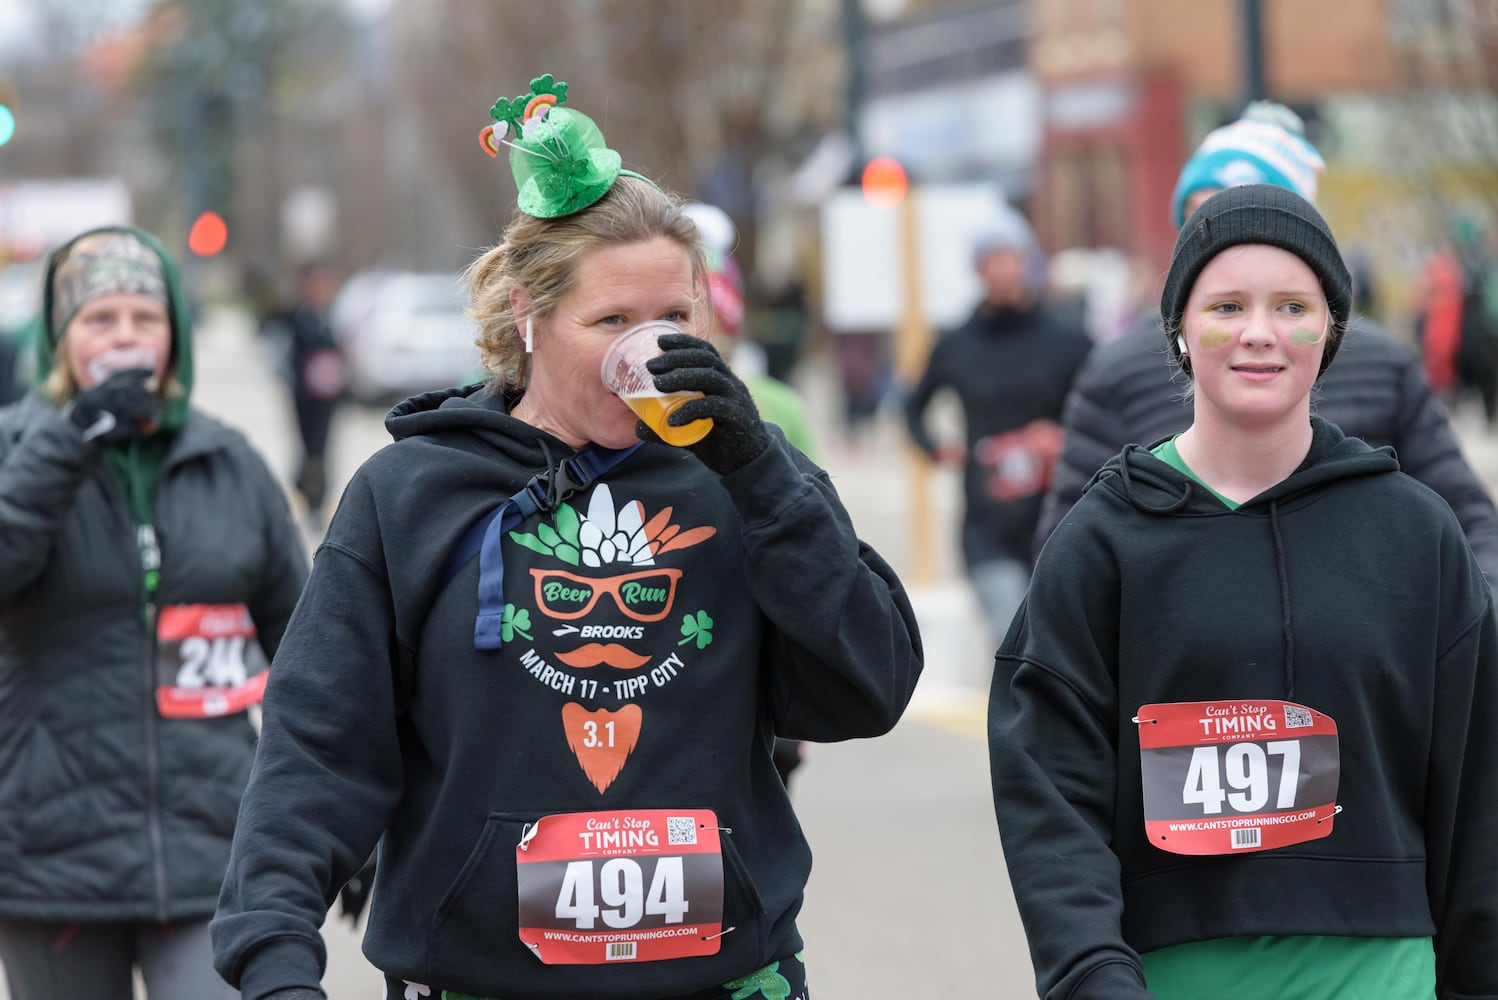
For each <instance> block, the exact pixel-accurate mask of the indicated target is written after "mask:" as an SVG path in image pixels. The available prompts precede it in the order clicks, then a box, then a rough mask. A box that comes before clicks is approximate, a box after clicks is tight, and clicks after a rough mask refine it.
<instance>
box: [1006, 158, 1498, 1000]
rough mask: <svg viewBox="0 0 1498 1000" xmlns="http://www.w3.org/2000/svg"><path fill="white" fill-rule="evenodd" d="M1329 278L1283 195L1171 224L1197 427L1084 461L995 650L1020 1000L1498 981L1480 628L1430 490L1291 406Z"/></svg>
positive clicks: (1177, 334) (1487, 991)
mask: <svg viewBox="0 0 1498 1000" xmlns="http://www.w3.org/2000/svg"><path fill="white" fill-rule="evenodd" d="M1350 298H1351V281H1350V278H1349V276H1348V271H1347V268H1346V266H1345V264H1344V263H1343V261H1342V257H1341V255H1340V253H1339V252H1338V250H1337V246H1336V243H1335V241H1334V240H1333V238H1332V235H1331V233H1330V231H1329V230H1328V229H1327V226H1326V223H1325V222H1324V221H1323V220H1322V219H1321V217H1320V216H1319V215H1318V214H1317V213H1316V210H1315V209H1314V208H1313V207H1312V206H1311V205H1310V204H1309V203H1308V202H1306V201H1304V200H1303V199H1301V198H1300V197H1298V196H1296V195H1295V194H1293V193H1291V192H1289V191H1286V190H1284V189H1281V188H1276V187H1269V186H1259V185H1255V186H1247V187H1237V188H1230V189H1228V190H1226V191H1224V192H1222V193H1221V194H1218V195H1216V196H1214V197H1213V198H1212V199H1211V200H1210V201H1208V202H1207V203H1206V204H1204V205H1203V206H1201V208H1199V209H1198V210H1197V211H1196V212H1195V214H1193V215H1192V217H1191V218H1190V219H1189V220H1188V221H1187V223H1186V226H1185V228H1184V229H1183V230H1182V231H1181V234H1180V238H1179V239H1178V240H1177V243H1176V247H1175V251H1174V254H1173V258H1172V262H1171V269H1170V274H1169V277H1168V278H1167V282H1166V286H1165V291H1164V294H1163V296H1162V300H1161V312H1162V315H1163V316H1164V317H1165V320H1166V329H1167V331H1168V334H1167V336H1168V338H1169V344H1170V350H1171V352H1172V353H1173V354H1174V355H1175V357H1176V358H1177V360H1178V361H1179V363H1180V364H1181V367H1182V368H1183V369H1184V371H1185V372H1186V373H1187V374H1188V375H1189V376H1190V378H1191V381H1192V391H1193V394H1194V396H1193V408H1194V419H1193V423H1192V425H1191V427H1190V428H1189V429H1188V430H1186V431H1185V432H1183V433H1182V434H1180V435H1178V436H1176V437H1174V438H1171V439H1166V440H1163V441H1158V442H1155V443H1154V444H1153V445H1152V446H1151V447H1149V448H1143V447H1140V446H1137V445H1130V446H1129V447H1128V448H1126V449H1124V451H1123V452H1122V453H1121V454H1119V455H1118V456H1117V457H1116V458H1114V459H1113V460H1112V461H1110V462H1109V463H1108V465H1107V466H1105V467H1104V468H1103V470H1102V471H1101V472H1099V473H1098V475H1097V477H1096V478H1095V479H1094V481H1093V483H1092V486H1091V487H1090V488H1089V490H1088V492H1087V493H1086V495H1084V496H1083V498H1082V500H1081V501H1080V502H1079V503H1078V504H1077V506H1076V507H1075V508H1073V510H1072V511H1071V513H1070V514H1069V515H1068V516H1067V517H1066V519H1065V520H1063V521H1062V522H1061V524H1060V526H1059V527H1058V528H1057V530H1056V532H1055V534H1053V535H1052V536H1051V539H1050V541H1049V542H1048V543H1047V544H1046V547H1045V549H1044V551H1043V552H1042V553H1041V556H1040V560H1039V563H1038V565H1037V567H1036V570H1035V577H1034V580H1033V582H1032V584H1031V588H1030V592H1029V596H1028V598H1027V600H1026V603H1025V605H1024V607H1022V608H1021V610H1020V613H1019V614H1018V616H1017V617H1016V619H1015V621H1014V625H1013V627H1012V628H1011V629H1010V631H1009V634H1008V636H1007V637H1006V638H1005V640H1004V642H1003V644H1002V645H1001V646H1000V648H999V652H998V656H997V658H996V666H995V672H994V680H993V690H992V696H991V701H990V708H989V745H990V754H991V760H992V768H993V793H994V803H995V809H996V812H997V815H998V820H999V828H1000V832H1001V834H1002V837H1003V843H1004V853H1005V858H1006V860H1007V863H1008V866H1009V874H1010V878H1011V881H1012V882H1013V884H1014V890H1015V895H1016V897H1017V899H1018V902H1019V907H1020V912H1021V914H1022V916H1023V918H1024V922H1025V928H1026V932H1027V934H1028V936H1029V940H1030V949H1031V955H1032V958H1033V961H1034V965H1035V972H1036V979H1037V983H1038V986H1039V992H1040V995H1041V996H1043V997H1047V998H1051V997H1055V998H1077V1000H1079V998H1093V997H1097V998H1102V997H1107V998H1108V1000H1121V998H1130V997H1151V996H1152V997H1155V998H1158V1000H1166V998H1175V997H1202V996H1211V997H1214V998H1218V1000H1233V998H1239V997H1243V998H1247V997H1253V998H1262V997H1277V998H1280V1000H1294V998H1306V1000H1309V998H1327V997H1358V998H1360V1000H1396V998H1397V1000H1412V998H1416V997H1419V998H1422V1000H1428V998H1430V997H1432V996H1439V997H1441V998H1447V997H1461V998H1467V997H1498V948H1495V947H1494V944H1495V942H1498V854H1495V852H1494V849H1493V841H1492V837H1493V833H1492V831H1493V830H1494V829H1495V825H1498V620H1495V614H1494V607H1493V598H1492V595H1491V593H1490V591H1489V590H1488V587H1487V584H1486V583H1485V581H1484V579H1483V576H1482V574H1481V573H1480V571H1479V570H1478V568H1477V565H1476V563H1475V561H1474V560H1473V557H1472V554H1471V551H1470V550H1469V549H1468V547H1467V543H1466V541H1465V540H1464V538H1463V536H1462V532H1461V529H1460V527H1459V525H1458V524H1457V521H1456V519H1455V517H1454V516H1453V515H1452V513H1451V510H1450V509H1449V508H1448V507H1447V506H1446V504H1445V503H1444V502H1443V501H1442V500H1441V499H1440V498H1439V497H1438V496H1436V494H1434V493H1432V492H1431V491H1430V490H1428V489H1426V488H1425V487H1424V486H1422V485H1420V484H1419V483H1418V482H1416V481H1414V480H1413V479H1410V478H1409V477H1407V476H1405V475H1403V474H1402V473H1400V471H1399V466H1398V463H1397V461H1396V460H1395V457H1394V455H1393V453H1392V452H1391V451H1390V450H1389V449H1387V448H1383V449H1373V448H1370V447H1368V446H1367V445H1366V444H1364V443H1363V442H1362V441H1360V440H1357V439H1354V438H1348V437H1344V436H1343V434H1342V433H1341V431H1339V430H1338V429H1337V428H1336V427H1335V426H1334V425H1332V424H1329V423H1326V422H1325V421H1323V420H1320V419H1319V418H1317V417H1315V416H1313V415H1312V413H1311V409H1312V407H1311V401H1312V395H1313V388H1314V386H1315V383H1316V380H1317V378H1318V377H1319V376H1320V374H1321V373H1322V372H1323V371H1325V369H1326V366H1327V365H1328V364H1330V362H1331V360H1332V358H1333V357H1334V355H1335V354H1336V350H1337V346H1338V344H1339V342H1340V340H1341V337H1342V334H1343V331H1344V330H1345V327H1346V323H1347V316H1348V311H1349V302H1350Z"/></svg>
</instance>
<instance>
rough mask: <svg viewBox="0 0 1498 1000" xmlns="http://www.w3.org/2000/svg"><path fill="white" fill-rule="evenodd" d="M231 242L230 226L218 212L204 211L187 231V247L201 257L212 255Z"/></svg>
mask: <svg viewBox="0 0 1498 1000" xmlns="http://www.w3.org/2000/svg"><path fill="white" fill-rule="evenodd" d="M228 243H229V227H228V225H227V224H226V223H225V222H224V217H223V216H222V215H219V214H218V213H217V212H203V213H202V214H201V215H199V216H198V217H197V219H195V220H194V221H193V224H192V228H191V229H189V230H188V232H187V249H189V250H191V251H192V252H193V253H195V254H197V255H198V256H199V257H212V256H215V255H216V254H218V253H219V252H220V251H221V250H223V249H224V247H225V246H227V245H228Z"/></svg>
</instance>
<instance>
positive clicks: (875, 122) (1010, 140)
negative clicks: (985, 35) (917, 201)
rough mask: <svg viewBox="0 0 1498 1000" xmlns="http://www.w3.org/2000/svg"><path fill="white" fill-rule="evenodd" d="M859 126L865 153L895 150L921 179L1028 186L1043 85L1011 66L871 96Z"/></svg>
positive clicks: (1036, 146) (884, 153) (1038, 137)
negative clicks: (980, 179) (984, 179)
mask: <svg viewBox="0 0 1498 1000" xmlns="http://www.w3.org/2000/svg"><path fill="white" fill-rule="evenodd" d="M862 125H863V136H864V141H865V143H866V147H867V148H866V150H865V152H866V153H868V154H869V155H882V156H893V157H894V158H896V159H898V160H899V161H900V162H902V163H904V164H906V165H907V166H908V167H909V168H910V171H911V173H912V175H914V176H915V177H917V178H920V179H922V180H929V181H944V180H956V179H961V178H971V177H974V176H1001V177H1003V178H1004V180H1005V187H1006V189H1007V188H1009V187H1011V186H1014V187H1020V186H1024V187H1028V178H1029V171H1030V168H1031V166H1032V165H1033V164H1034V162H1035V159H1036V157H1037V156H1038V155H1039V153H1040V143H1041V131H1042V126H1041V99H1040V90H1039V88H1038V87H1036V85H1035V82H1034V80H1033V79H1032V78H1031V77H1030V75H1029V74H1028V73H1026V72H1024V71H1023V70H1014V71H1009V72H1002V73H995V74H992V75H989V76H986V77H983V78H980V79H976V80H972V81H968V82H964V83H953V84H949V85H944V86H939V87H928V88H924V89H922V90H916V91H907V92H904V93H900V94H887V95H883V96H878V97H871V98H869V100H868V103H867V104H866V105H865V107H864V109H863V119H862ZM1016 193H1019V192H1016V191H1010V194H1016Z"/></svg>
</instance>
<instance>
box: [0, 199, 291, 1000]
mask: <svg viewBox="0 0 1498 1000" xmlns="http://www.w3.org/2000/svg"><path fill="white" fill-rule="evenodd" d="M42 299H43V310H42V315H41V317H40V318H39V321H38V322H39V323H40V325H41V328H42V335H41V336H39V337H37V338H36V342H37V344H38V353H39V356H38V363H39V383H38V385H37V387H36V388H35V389H33V390H32V391H31V392H30V393H29V394H27V395H26V396H25V397H24V398H22V399H21V400H19V401H18V402H16V403H13V404H11V405H10V406H7V407H5V408H4V409H0V964H3V966H4V968H5V973H6V977H7V979H8V982H9V987H10V995H11V998H12V1000H42V998H47V1000H51V998H56V997H90V998H108V1000H114V998H128V997H130V996H131V995H132V994H131V990H132V985H131V983H132V977H133V974H134V972H135V970H136V969H138V970H139V971H140V973H141V975H142V976H143V978H144V980H145V984H146V989H147V993H148V995H149V997H150V1000H203V998H212V997H233V996H237V994H236V993H234V992H233V991H232V990H230V989H229V988H228V987H227V986H225V985H224V983H223V982H222V981H221V980H220V979H219V978H218V976H217V975H216V974H215V973H214V971H213V966H212V960H211V954H210V948H209V943H208V933H207V924H208V917H209V916H210V915H211V914H212V912H213V907H214V902H215V899H216V897H217V894H218V887H219V883H220V881H221V880H222V878H223V872H224V868H225V865H226V864H227V861H228V855H229V842H230V839H231V837H232V835H233V832H234V819H235V815H236V812H237V809H238V804H239V797H240V795H241V793H242V791H243V789H244V785H245V781H246V779H247V777H248V774H249V769H250V762H251V759H252V757H253V755H254V745H255V732H254V729H253V728H252V726H251V725H250V723H249V721H248V719H247V718H246V711H245V710H246V709H247V708H248V707H249V705H250V704H252V703H254V702H255V701H257V700H258V693H259V691H260V690H261V688H263V686H264V682H265V670H266V664H267V663H268V662H269V660H270V658H271V656H272V655H273V654H274V652H275V649H276V646H277V645H278V643H279V641H280V638H281V633H282V632H283V631H284V629H285V627H286V622H287V619H288V618H290V616H291V610H292V607H293V606H294V605H295V604H296V601H297V597H298V595H299V594H300V592H301V587H302V584H303V582H304V581H305V578H306V575H307V563H306V555H305V552H304V550H303V548H302V543H301V541H300V538H299V536H298V534H297V531H296V528H295V526H294V524H293V523H292V521H291V517H290V513H289V510H288V507H287V504H286V500H285V497H284V494H283V493H282V491H281V488H280V487H279V485H278V484H277V482H276V480H275V479H274V477H273V476H272V475H271V473H270V471H269V470H268V469H267V467H266V465H265V463H264V462H263V461H262V460H261V459H260V457H259V456H258V455H257V454H256V453H255V451H254V450H253V449H252V448H251V447H250V445H249V444H248V443H247V442H246V441H245V439H244V438H243V437H242V436H240V435H239V434H238V433H236V432H234V431H232V430H230V429H229V428H227V427H225V426H224V425H222V424H220V423H219V422H218V421H216V420H214V419H213V418H211V417H209V416H207V415H206V414H203V413H201V412H200V411H198V410H196V409H194V408H192V406H191V405H190V404H189V398H190V393H191V389H192V382H193V366H192V336H191V326H190V323H189V319H188V313H187V309H186V307H185V305H184V300H183V297H182V291H181V285H180V281H179V279H178V276H177V272H176V269H175V268H174V267H173V265H172V262H171V260H170V259H169V258H168V256H167V255H166V253H165V251H163V250H162V248H161V246H160V245H159V244H158V243H157V242H156V240H155V239H153V238H152V237H151V236H150V235H148V234H147V233H144V232H141V231H139V230H136V229H129V228H123V227H120V228H107V229H98V230H92V231H90V232H87V233H84V234H82V235H80V236H78V237H77V238H75V239H74V240H73V241H71V242H70V243H68V244H66V245H65V246H63V247H62V248H61V249H59V250H58V251H57V252H56V253H55V254H54V255H53V256H52V258H51V260H50V261H49V262H48V267H47V271H46V279H45V287H44V289H43V296H42Z"/></svg>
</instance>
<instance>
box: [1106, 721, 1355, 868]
mask: <svg viewBox="0 0 1498 1000" xmlns="http://www.w3.org/2000/svg"><path fill="white" fill-rule="evenodd" d="M1134 721H1135V722H1136V723H1137V724H1138V725H1139V764H1140V769H1141V771H1142V777H1143V782H1144V826H1145V831H1146V833H1147V834H1148V835H1149V841H1150V843H1151V844H1153V845H1155V846H1156V847H1158V848H1160V850H1162V851H1169V852H1171V853H1172V854H1238V853H1243V852H1253V851H1267V850H1271V849H1273V848H1276V847H1288V846H1289V845H1291V844H1299V843H1304V842H1305V841H1308V840H1317V839H1319V838H1321V837H1325V836H1328V835H1329V834H1330V833H1331V832H1332V817H1333V816H1335V815H1336V813H1337V812H1338V806H1337V804H1336V803H1337V783H1338V779H1339V777H1340V774H1341V754H1340V750H1339V748H1338V745H1337V724H1336V723H1335V722H1334V721H1332V719H1331V717H1330V716H1328V715H1326V714H1325V713H1323V712H1318V711H1316V710H1315V709H1312V708H1307V707H1305V706H1304V705H1296V704H1293V703H1291V702H1288V701H1269V700H1258V699H1247V700H1243V701H1197V702H1175V703H1172V704H1162V705H1145V706H1143V707H1141V708H1140V709H1139V713H1138V715H1137V716H1135V718H1134Z"/></svg>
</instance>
